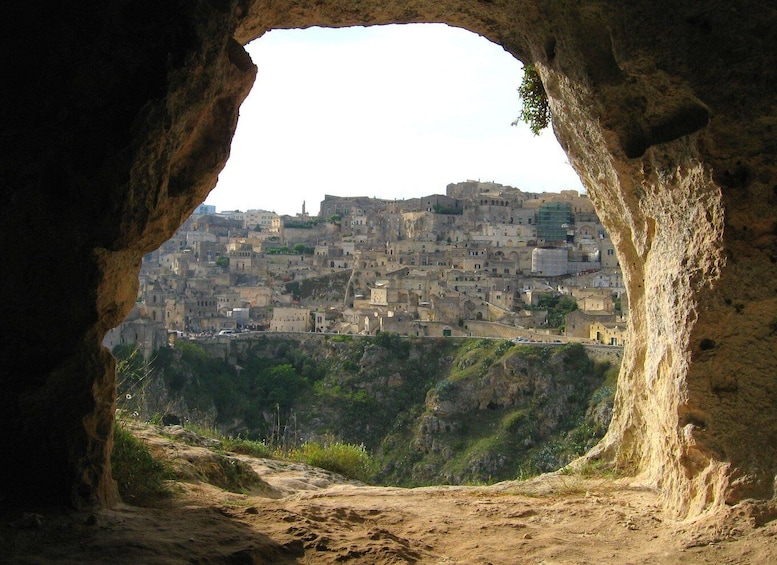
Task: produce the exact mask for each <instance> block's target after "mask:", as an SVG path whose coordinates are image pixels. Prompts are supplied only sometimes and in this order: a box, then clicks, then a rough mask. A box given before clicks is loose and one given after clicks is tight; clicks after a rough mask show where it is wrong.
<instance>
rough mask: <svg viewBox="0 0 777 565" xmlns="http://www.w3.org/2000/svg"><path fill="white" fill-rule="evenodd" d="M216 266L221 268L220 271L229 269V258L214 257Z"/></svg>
mask: <svg viewBox="0 0 777 565" xmlns="http://www.w3.org/2000/svg"><path fill="white" fill-rule="evenodd" d="M216 266H217V267H221V268H222V269H228V268H229V257H227V256H226V255H219V256H218V257H216Z"/></svg>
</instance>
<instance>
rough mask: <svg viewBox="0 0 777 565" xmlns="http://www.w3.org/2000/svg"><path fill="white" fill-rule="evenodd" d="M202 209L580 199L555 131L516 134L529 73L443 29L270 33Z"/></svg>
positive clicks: (491, 48) (259, 46)
mask: <svg viewBox="0 0 777 565" xmlns="http://www.w3.org/2000/svg"><path fill="white" fill-rule="evenodd" d="M247 50H248V52H249V53H250V54H251V58H252V59H253V61H254V63H255V64H256V65H257V66H258V68H259V71H258V75H257V79H256V83H255V84H254V87H253V89H252V91H251V93H250V94H249V96H248V98H247V99H246V101H245V102H244V103H243V105H242V106H241V108H240V119H239V122H238V128H237V132H236V134H235V137H234V140H233V142H232V153H231V156H230V158H229V161H228V162H227V165H226V167H225V169H224V170H223V171H222V173H221V175H220V177H219V181H218V184H217V185H216V188H214V189H213V191H212V192H211V193H210V195H209V196H208V198H207V200H206V201H205V203H206V204H213V205H215V206H216V208H217V210H218V211H223V210H236V209H239V210H248V209H256V208H258V209H264V210H273V211H275V212H277V213H279V214H294V213H297V212H299V211H301V209H302V202H303V201H306V203H307V204H306V206H307V211H308V212H309V213H311V214H316V213H318V209H319V204H320V201H321V200H322V199H323V198H324V195H325V194H333V195H336V196H370V197H371V196H377V197H378V198H388V199H391V198H413V197H418V196H424V195H429V194H444V193H445V186H446V185H447V184H449V183H452V182H461V181H465V180H468V179H474V180H478V179H479V180H482V181H495V182H498V183H501V184H505V185H511V186H515V187H517V188H521V189H523V190H528V191H532V192H542V191H545V190H547V191H559V190H563V189H568V188H571V189H577V190H580V191H582V190H583V188H582V185H581V184H580V181H579V179H578V178H577V175H576V174H575V172H574V171H573V170H572V168H571V167H570V166H569V164H568V163H567V160H566V155H565V154H564V152H563V151H562V150H561V148H560V146H559V145H558V142H557V141H556V139H555V137H554V136H553V133H552V132H550V131H546V132H544V133H543V134H542V135H541V136H539V137H535V136H534V135H532V133H531V132H530V131H529V128H528V126H525V125H523V124H522V125H521V126H518V127H514V126H511V125H510V124H511V122H513V120H515V118H516V116H517V115H518V113H519V108H520V101H519V98H518V94H517V91H516V89H517V87H518V85H519V84H520V81H521V63H519V62H518V61H517V60H516V59H514V58H513V57H512V56H511V55H509V54H508V53H507V52H505V51H504V49H502V48H501V47H499V46H497V45H495V44H493V43H491V42H489V41H487V40H486V39H484V38H482V37H480V36H478V35H475V34H473V33H471V32H468V31H464V30H461V29H457V28H451V27H448V26H445V25H442V24H414V25H392V26H377V27H369V28H364V27H352V28H345V29H323V28H311V29H306V30H275V31H271V32H269V33H267V34H265V35H264V36H263V37H261V38H259V39H257V40H256V41H254V42H252V43H251V44H249V45H248V47H247Z"/></svg>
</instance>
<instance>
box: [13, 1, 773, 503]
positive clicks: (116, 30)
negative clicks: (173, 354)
mask: <svg viewBox="0 0 777 565" xmlns="http://www.w3.org/2000/svg"><path fill="white" fill-rule="evenodd" d="M22 4H23V5H20V6H15V7H12V8H8V9H7V12H9V13H8V14H7V21H9V22H13V26H14V29H16V30H18V34H19V36H18V37H13V36H10V37H9V39H11V40H12V41H10V42H9V44H10V45H12V49H11V50H9V51H7V52H6V57H5V58H4V66H5V69H4V70H5V73H4V75H5V77H6V79H8V81H9V84H12V86H13V88H12V89H11V92H10V93H7V94H5V93H4V102H5V103H6V104H5V107H6V108H9V109H13V110H14V111H13V112H7V114H8V115H9V116H12V117H9V118H8V119H7V121H6V123H4V131H3V151H2V155H1V156H0V159H2V167H0V171H2V179H1V181H2V182H1V183H0V186H1V187H2V190H3V203H4V205H5V207H6V210H5V214H4V222H2V226H1V227H0V230H2V236H3V240H4V241H5V242H6V249H7V251H8V253H7V256H6V258H5V261H4V276H3V283H4V284H3V285H2V291H0V292H2V295H1V297H0V304H2V309H1V310H0V313H1V318H0V320H1V321H2V322H3V324H4V328H5V330H6V331H5V339H4V340H3V347H2V364H1V365H0V366H1V367H2V369H1V370H2V381H1V382H2V387H3V392H4V394H3V395H2V396H1V397H0V398H2V400H0V419H2V423H3V424H5V426H4V431H5V433H4V434H3V440H2V441H3V445H2V447H3V451H4V453H7V454H11V455H12V456H13V461H12V463H11V464H9V465H8V466H7V467H6V470H7V472H10V478H11V482H10V483H7V484H11V485H12V489H13V492H7V493H4V494H6V495H8V496H11V495H14V496H21V497H29V496H32V495H37V496H39V497H41V498H44V499H47V500H49V499H52V498H53V499H55V500H70V501H72V502H74V503H76V504H83V503H89V502H98V503H99V502H103V503H109V502H110V501H111V496H112V494H111V493H112V488H111V483H110V478H109V473H108V470H107V458H106V453H107V451H108V449H109V448H110V430H111V418H112V409H113V394H114V393H113V390H114V382H113V376H112V371H113V367H112V361H111V359H110V356H109V355H108V354H107V353H106V352H104V351H102V350H101V348H100V346H99V343H100V340H101V337H102V335H103V334H104V333H105V331H106V330H107V328H109V327H110V326H112V325H115V324H117V323H118V322H119V321H120V320H121V319H122V317H123V316H124V315H125V314H126V313H127V311H128V309H129V308H130V306H131V304H132V301H133V300H134V297H135V291H136V288H135V285H136V282H135V280H136V279H135V275H136V273H137V269H138V265H139V260H140V257H141V256H142V255H143V253H146V252H148V251H149V250H151V249H153V248H154V247H155V246H157V245H159V244H160V243H161V242H162V241H164V240H165V238H167V237H168V236H169V235H170V234H172V232H173V231H174V230H175V228H176V227H177V226H178V225H179V224H180V222H181V221H182V220H183V219H184V218H185V217H186V216H187V215H188V213H189V212H190V211H191V210H192V209H193V207H194V206H195V205H196V204H197V203H198V202H200V201H202V200H203V199H204V197H205V195H206V194H207V192H208V190H210V188H212V187H213V185H214V183H215V179H216V175H217V174H218V171H219V170H220V168H221V167H222V166H223V163H224V162H225V160H226V157H227V155H228V151H229V143H230V140H231V136H232V133H233V131H234V126H235V121H236V117H237V112H238V106H239V104H240V102H241V101H242V99H243V98H244V96H245V95H246V93H247V91H248V89H249V88H250V84H251V82H252V80H253V76H254V72H255V68H254V66H253V64H252V63H251V62H250V61H249V60H248V58H247V56H246V54H245V52H244V51H243V49H242V47H241V46H240V44H245V43H246V42H248V41H249V40H251V39H253V38H255V37H257V36H259V35H261V34H262V33H263V32H264V31H266V30H268V29H273V28H289V27H307V26H312V25H324V26H346V25H354V24H362V25H368V24H381V23H390V22H424V21H426V22H445V23H449V24H451V25H457V26H461V27H465V28H467V29H470V30H472V31H474V32H476V33H480V34H481V35H484V36H485V37H487V38H489V39H490V40H492V41H495V42H497V43H499V44H501V45H502V46H504V48H505V49H507V50H508V51H509V52H511V53H512V54H514V55H515V56H516V57H519V58H520V59H522V60H524V61H525V62H533V63H534V64H535V65H536V66H537V68H538V69H539V72H540V75H541V77H542V79H543V82H544V83H545V85H546V89H547V91H548V94H549V97H550V102H551V108H552V111H553V127H554V131H555V133H556V135H557V137H558V139H559V141H560V142H561V144H562V146H563V147H564V148H565V149H566V151H567V152H568V155H569V158H570V162H571V163H572V164H573V166H574V167H575V169H576V170H577V171H578V173H579V174H580V176H581V178H582V179H583V181H584V183H585V185H586V187H587V188H588V191H589V194H590V195H591V198H592V199H593V200H594V203H595V204H596V207H597V210H598V213H599V215H600V217H601V218H602V221H603V222H604V224H605V225H606V227H607V229H608V230H609V232H610V234H611V236H612V239H613V242H614V243H615V245H616V250H617V254H618V258H619V260H620V263H621V266H622V268H623V271H624V277H625V280H626V281H627V285H628V291H629V299H630V304H631V312H632V318H631V322H630V324H631V327H630V329H631V336H632V337H631V342H630V344H629V346H628V348H627V351H626V352H625V356H624V362H623V369H622V374H621V377H620V382H619V388H618V394H617V398H616V406H615V411H614V415H613V424H612V426H611V428H610V432H609V434H608V436H607V437H606V438H605V441H604V442H603V443H602V444H601V445H600V447H599V448H598V451H596V452H595V453H593V454H592V455H591V456H592V457H603V458H609V459H611V460H613V461H615V462H617V463H618V464H619V465H621V466H622V467H625V468H628V469H631V470H633V471H634V472H639V473H643V474H644V475H645V477H646V478H647V479H648V480H649V481H650V482H652V483H653V484H654V485H655V486H657V487H661V490H662V492H664V493H665V498H666V502H667V504H668V507H669V508H670V509H672V510H674V511H675V513H676V514H677V515H680V516H692V515H696V514H699V513H701V512H704V511H714V510H716V509H719V508H721V507H722V506H723V505H724V504H731V503H736V502H738V501H740V500H743V499H745V498H756V499H760V500H763V501H769V500H771V501H774V497H775V493H774V484H775V476H776V475H777V453H776V451H777V424H775V421H774V417H773V415H774V414H775V413H777V410H776V409H777V406H776V405H775V404H777V370H776V369H777V367H776V365H777V361H776V360H775V359H776V358H775V355H774V350H775V345H777V293H776V292H775V290H776V289H775V288H773V287H774V285H775V282H774V281H775V276H774V275H775V271H776V270H777V228H775V211H776V210H775V208H776V207H777V188H775V187H777V170H775V162H777V160H776V159H775V157H777V155H776V153H777V144H775V142H774V139H775V131H774V128H775V127H777V119H775V115H776V112H775V105H774V104H775V103H774V93H775V92H776V91H777V64H776V63H777V61H776V60H775V59H777V50H776V49H774V46H775V45H777V25H775V24H777V11H776V10H775V8H774V7H771V6H764V4H763V3H757V2H754V1H752V0H746V1H744V2H739V3H736V5H730V4H725V3H723V4H721V3H718V2H708V1H699V2H695V3H686V4H684V5H681V6H678V4H677V3H676V2H669V1H668V0H659V1H657V2H649V3H646V2H642V3H625V4H624V3H623V2H615V1H614V0H613V1H604V0H601V1H597V0H591V1H585V2H577V3H572V2H560V1H558V2H547V1H544V0H543V1H540V0H515V1H511V2H508V1H507V0H494V1H478V2H473V1H471V0H467V1H463V0H460V1H457V0H454V1H451V2H433V1H431V0H412V1H411V0H388V1H386V2H361V3H354V2H346V1H345V0H319V1H317V2H308V1H294V0H278V1H274V2H265V1H263V0H254V1H249V0H210V1H207V0H199V1H197V0H194V1H191V2H127V1H121V0H109V1H107V2H101V3H80V4H79V5H78V6H77V7H72V6H70V7H68V8H67V9H65V8H60V9H54V10H52V8H51V6H49V5H48V4H44V3H43V2H40V1H39V0H32V1H30V2H26V3H22ZM22 34H23V35H22ZM235 39H236V40H237V41H236V40H235Z"/></svg>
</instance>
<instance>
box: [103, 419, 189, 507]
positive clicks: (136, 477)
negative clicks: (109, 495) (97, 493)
mask: <svg viewBox="0 0 777 565" xmlns="http://www.w3.org/2000/svg"><path fill="white" fill-rule="evenodd" d="M111 472H112V474H113V478H114V480H115V481H116V484H117V485H118V487H119V494H120V495H121V498H122V500H124V502H127V503H130V504H134V505H137V506H151V505H153V504H154V503H155V502H158V501H159V499H161V498H167V497H169V496H170V495H171V494H172V491H171V490H170V488H169V486H168V485H167V482H166V481H168V480H170V479H173V478H174V476H173V471H172V469H170V468H169V467H168V466H167V465H165V464H164V463H162V462H160V461H157V460H156V459H154V458H153V457H152V456H151V452H150V451H149V450H148V446H147V445H146V443H145V442H144V441H143V440H141V439H138V438H136V437H135V436H134V435H132V433H131V432H130V431H129V430H128V429H126V428H125V427H124V425H123V424H122V423H121V422H119V421H117V422H116V423H115V424H114V427H113V450H112V451H111Z"/></svg>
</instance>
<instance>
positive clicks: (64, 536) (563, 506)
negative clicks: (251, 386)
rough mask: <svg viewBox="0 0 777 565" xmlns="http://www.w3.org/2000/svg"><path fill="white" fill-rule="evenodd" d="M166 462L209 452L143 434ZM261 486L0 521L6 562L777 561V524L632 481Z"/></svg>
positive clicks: (302, 476)
mask: <svg viewBox="0 0 777 565" xmlns="http://www.w3.org/2000/svg"><path fill="white" fill-rule="evenodd" d="M146 439H147V440H149V441H150V442H151V443H153V444H154V445H155V448H156V449H157V452H158V453H160V452H164V453H166V456H167V457H169V458H182V460H185V461H187V462H191V461H196V460H197V459H198V457H199V456H200V455H202V453H204V451H205V450H204V448H199V447H193V446H186V445H183V444H173V443H172V442H171V440H169V439H167V438H163V437H161V436H156V435H154V434H148V433H147V434H146ZM239 457H240V458H241V459H242V460H243V461H246V462H248V463H249V464H250V465H251V466H252V467H253V469H254V470H255V471H256V472H257V473H258V474H259V475H260V476H261V477H262V478H263V479H264V481H265V483H264V484H263V485H262V486H261V487H260V488H254V489H253V490H252V491H250V492H245V493H240V494H238V493H235V492H229V491H225V490H222V489H220V488H218V487H216V486H213V485H211V484H208V483H207V482H203V481H194V480H188V481H180V482H177V483H176V484H175V488H174V489H173V490H174V494H173V496H172V497H170V498H169V499H168V500H165V501H164V502H160V503H159V504H158V505H157V507H154V508H148V507H138V506H130V505H126V504H122V505H119V506H117V507H115V508H113V509H109V510H100V511H98V512H93V513H89V512H61V511H60V512H57V511H46V510H42V509H29V510H30V513H29V514H27V515H26V516H24V515H22V514H20V513H19V512H16V513H11V512H10V511H7V512H4V513H2V515H1V516H0V517H1V518H2V519H3V522H2V523H3V525H4V526H5V527H2V526H0V563H20V564H21V563H24V564H26V563H29V564H49V563H68V564H69V563H79V564H92V563H95V564H96V563H115V564H124V563H126V564H129V563H132V564H178V563H230V564H231V563H234V564H242V563H261V564H285V563H298V564H303V565H304V564H328V563H354V564H398V563H430V564H455V563H458V564H467V565H469V564H481V565H486V564H489V563H490V564H493V565H497V564H499V565H501V564H514V563H534V564H536V563H544V564H587V563H591V564H593V563H597V564H598V563H619V564H626V563H630V564H643V563H644V564H647V563H651V564H654V563H665V564H673V563H677V564H680V563H682V564H696V563H699V564H701V563H728V564H746V563H747V564H749V563H777V543H775V542H777V521H772V522H768V523H766V524H765V525H763V526H761V527H755V526H754V525H753V522H752V520H749V519H747V518H746V517H743V515H742V513H739V515H740V517H739V518H737V519H734V518H732V516H733V515H734V514H736V513H731V512H730V513H728V514H727V517H726V518H723V519H721V518H720V517H707V518H705V519H699V520H696V521H694V522H678V521H675V520H672V519H671V518H669V517H667V516H666V515H665V514H664V512H663V510H662V508H661V505H660V502H659V496H658V493H656V492H655V491H653V490H650V489H647V488H644V487H641V486H640V485H639V484H638V483H637V482H636V481H634V480H628V479H615V478H590V477H587V478H584V477H580V476H576V475H560V474H552V475H545V476H543V477H539V478H537V479H533V480H531V481H525V482H508V483H500V484H497V485H492V486H486V487H451V486H447V487H446V486H441V487H425V488H417V489H401V488H391V487H371V486H365V485H362V484H358V483H353V482H349V481H347V480H344V479H343V478H342V477H338V476H337V475H334V474H331V473H327V472H325V471H321V470H319V469H314V468H311V467H308V466H306V465H302V464H294V463H283V462H279V461H274V460H266V459H252V458H250V457H245V456H239Z"/></svg>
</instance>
